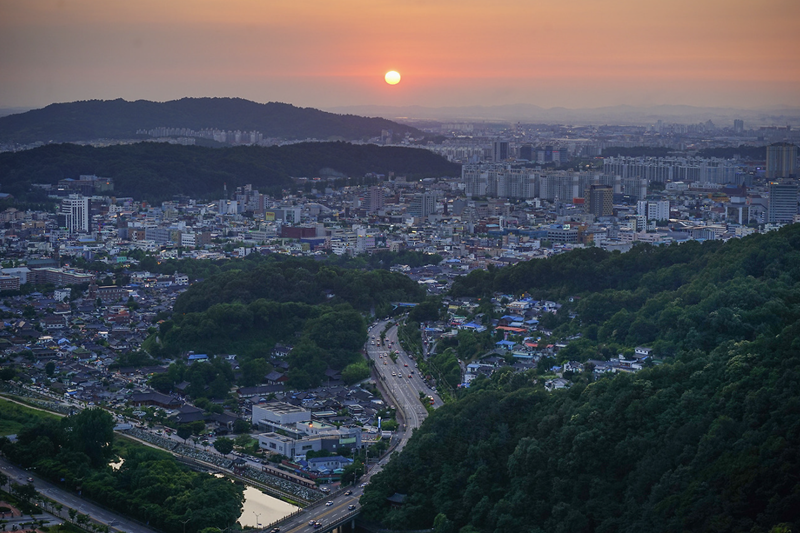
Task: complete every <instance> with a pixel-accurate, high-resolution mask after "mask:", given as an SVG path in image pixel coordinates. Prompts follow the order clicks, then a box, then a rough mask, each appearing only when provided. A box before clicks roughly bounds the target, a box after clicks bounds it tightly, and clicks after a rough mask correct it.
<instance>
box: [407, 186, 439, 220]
mask: <svg viewBox="0 0 800 533" xmlns="http://www.w3.org/2000/svg"><path fill="white" fill-rule="evenodd" d="M406 212H407V213H408V214H409V215H411V216H413V217H416V218H425V217H427V216H429V215H432V214H434V213H435V212H436V196H435V195H434V194H431V193H427V192H426V193H422V194H417V195H414V198H412V199H411V202H410V203H409V205H408V210H407V211H406Z"/></svg>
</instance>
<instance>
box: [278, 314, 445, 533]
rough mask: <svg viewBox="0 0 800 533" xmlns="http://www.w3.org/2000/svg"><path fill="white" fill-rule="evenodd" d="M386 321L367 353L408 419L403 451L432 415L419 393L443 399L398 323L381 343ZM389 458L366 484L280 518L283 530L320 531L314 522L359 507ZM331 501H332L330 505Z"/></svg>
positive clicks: (375, 330)
mask: <svg viewBox="0 0 800 533" xmlns="http://www.w3.org/2000/svg"><path fill="white" fill-rule="evenodd" d="M386 324H387V321H385V320H382V321H380V322H377V323H375V324H373V325H372V326H371V327H370V328H369V338H368V339H367V345H366V348H367V349H366V353H367V357H369V358H370V359H372V360H373V361H374V362H375V364H374V367H373V368H374V370H375V377H376V378H377V379H378V380H379V381H380V384H379V386H380V388H382V389H383V390H384V391H386V392H387V393H388V395H389V396H390V398H391V402H392V403H394V404H395V407H397V409H398V410H399V411H400V414H401V416H402V420H403V421H404V424H403V426H404V427H403V426H401V428H400V431H398V436H399V437H400V441H399V442H398V444H397V446H396V447H395V451H400V450H402V449H403V447H404V446H405V444H406V442H408V439H409V438H411V434H412V433H413V431H414V429H416V428H418V427H419V426H420V425H421V424H422V422H423V421H424V420H425V418H426V417H427V416H428V411H427V410H426V409H425V407H424V406H423V405H422V402H421V401H420V399H419V393H420V392H424V393H425V395H426V396H432V397H433V399H434V404H433V406H434V408H435V407H440V406H441V405H443V402H442V400H441V398H439V396H438V395H437V394H436V393H435V392H433V390H431V388H430V387H428V385H427V384H426V383H425V381H424V380H423V379H422V376H420V375H419V372H418V371H417V368H416V366H415V364H416V363H415V361H414V360H413V359H411V357H409V355H408V354H406V353H405V351H404V350H403V349H402V348H401V347H400V343H399V342H398V340H397V326H396V325H395V326H392V327H391V328H389V330H388V331H387V332H386V343H385V344H384V345H383V346H379V342H380V338H381V332H383V330H384V328H385V327H386ZM390 343H391V344H390ZM391 351H396V352H397V362H394V361H392V359H391V357H389V352H391ZM392 373H394V375H392ZM409 376H410V377H409ZM389 459H390V456H388V455H387V456H386V457H384V458H383V459H381V460H380V461H379V462H378V463H377V464H375V465H372V469H371V470H370V471H369V472H368V473H367V474H366V475H365V476H364V477H362V478H361V481H362V484H361V485H360V486H358V487H353V488H351V489H350V492H351V494H346V493H345V492H346V491H345V492H339V493H337V494H335V495H332V496H331V497H330V498H328V499H327V501H325V500H323V501H322V502H319V503H316V504H314V505H311V506H309V507H306V508H305V509H304V510H303V511H302V512H301V513H299V514H297V515H296V516H293V517H291V518H288V519H286V520H282V521H280V528H281V532H282V533H300V532H306V533H310V532H312V531H316V528H315V527H314V525H313V524H314V522H319V523H320V524H322V526H321V529H324V528H325V526H327V525H328V524H331V523H336V522H338V521H340V520H342V519H343V518H345V517H346V516H347V515H349V514H351V513H353V512H354V511H356V510H358V507H359V505H358V499H359V498H360V497H361V495H362V494H363V493H364V487H365V486H366V484H367V483H368V482H369V478H370V477H372V476H373V475H375V474H376V473H378V472H380V471H381V469H382V468H383V467H384V465H385V464H386V463H387V462H388V461H389ZM328 502H331V504H330V505H327V503H328ZM350 506H353V509H350Z"/></svg>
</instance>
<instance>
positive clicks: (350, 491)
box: [344, 490, 353, 496]
mask: <svg viewBox="0 0 800 533" xmlns="http://www.w3.org/2000/svg"><path fill="white" fill-rule="evenodd" d="M351 494H353V491H352V490H348V491H347V492H345V493H344V495H345V496H350V495H351Z"/></svg>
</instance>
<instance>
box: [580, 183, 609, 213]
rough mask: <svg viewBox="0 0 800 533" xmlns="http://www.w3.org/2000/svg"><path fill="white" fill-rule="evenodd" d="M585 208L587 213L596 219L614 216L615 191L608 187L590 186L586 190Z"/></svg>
mask: <svg viewBox="0 0 800 533" xmlns="http://www.w3.org/2000/svg"><path fill="white" fill-rule="evenodd" d="M585 202H586V203H585V206H586V210H587V212H589V213H591V214H593V215H594V216H596V217H608V216H611V215H613V214H614V189H612V188H611V187H610V186H608V185H590V186H589V187H587V189H586V197H585Z"/></svg>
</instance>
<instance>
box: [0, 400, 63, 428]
mask: <svg viewBox="0 0 800 533" xmlns="http://www.w3.org/2000/svg"><path fill="white" fill-rule="evenodd" d="M43 418H52V419H58V418H60V417H59V416H57V415H54V414H50V413H47V412H45V411H39V410H37V409H33V408H30V407H25V406H22V405H19V404H18V403H14V402H10V401H8V400H3V399H0V436H6V435H15V434H16V433H18V432H19V430H20V429H21V428H22V427H23V426H26V425H28V424H33V423H35V422H37V421H38V420H41V419H43Z"/></svg>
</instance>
